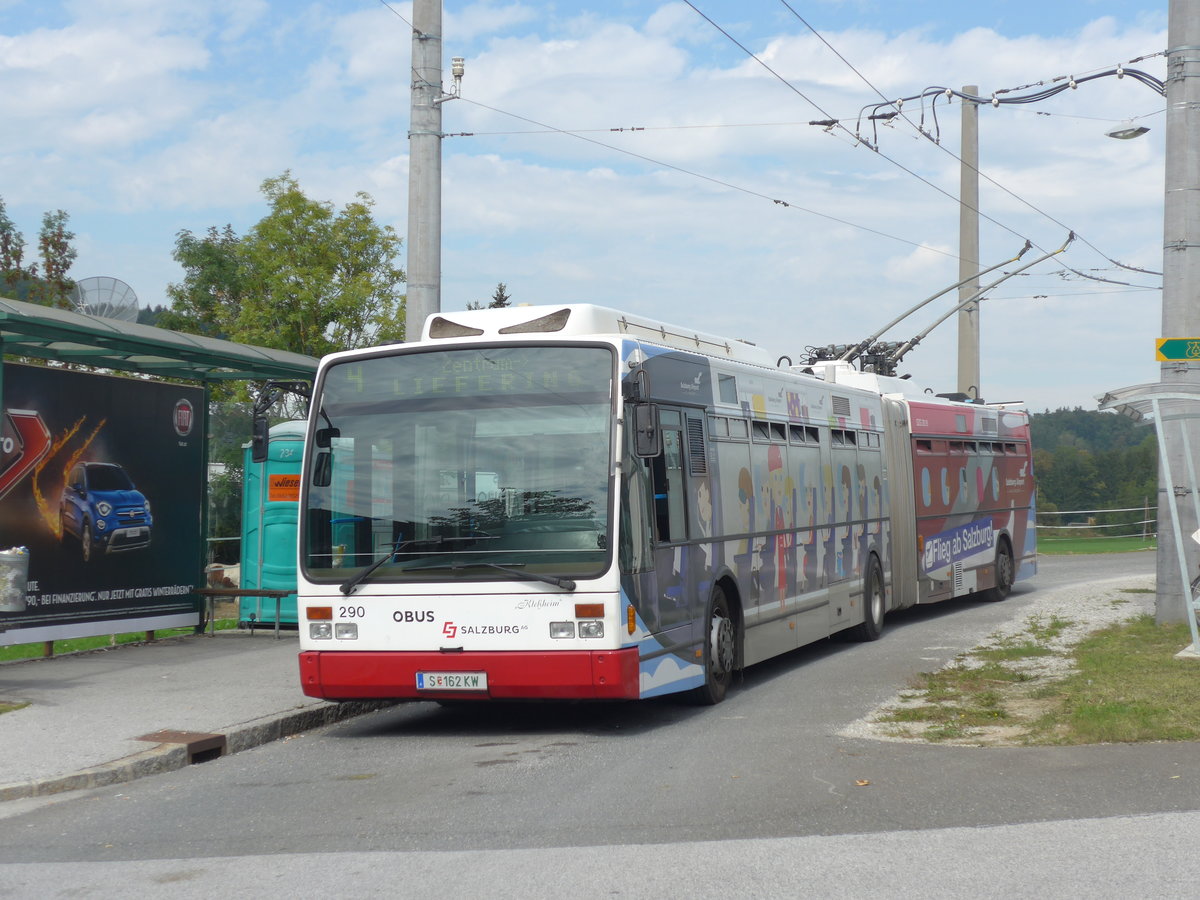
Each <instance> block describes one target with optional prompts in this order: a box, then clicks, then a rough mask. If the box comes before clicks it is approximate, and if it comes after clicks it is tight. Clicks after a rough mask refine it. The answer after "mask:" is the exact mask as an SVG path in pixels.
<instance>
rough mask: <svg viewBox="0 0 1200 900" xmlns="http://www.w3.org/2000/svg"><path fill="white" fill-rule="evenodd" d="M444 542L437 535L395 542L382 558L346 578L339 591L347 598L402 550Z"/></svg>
mask: <svg viewBox="0 0 1200 900" xmlns="http://www.w3.org/2000/svg"><path fill="white" fill-rule="evenodd" d="M444 540H445V538H443V537H441V536H440V535H439V536H438V537H432V538H414V539H410V540H407V541H397V542H396V543H395V545H394V546H393V547H392V549H391V550H389V551H388V552H387V553H385V554H384V555H383V556H381V557H379V559H377V560H375V562H373V563H371V564H370V565H369V566H367V567H366V568H365V569H362V570H360V571H358V572H355V573H354V574H353V575H351V576H350V577H349V578H347V579H346V580H345V581H343V582H342V585H341V588H340V590H341V592H342V593H343V594H345V595H346V596H347V597H349V596H350V594H351V593H352V592H353V591H354V589H355V588H356V587H358V586H359V585H360V584H362V583H363V582H364V581H366V580H367V579H368V578H370V577H371V575H372V574H373V573H374V572H375V570H376V569H378V568H379V567H380V566H382V565H383V564H384V563H386V562H389V561H391V560H393V559H395V558H396V554H397V553H399V552H400V551H401V550H404V549H406V548H408V547H415V546H421V547H436V546H438V545H439V544H441V543H442V542H443V541H444Z"/></svg>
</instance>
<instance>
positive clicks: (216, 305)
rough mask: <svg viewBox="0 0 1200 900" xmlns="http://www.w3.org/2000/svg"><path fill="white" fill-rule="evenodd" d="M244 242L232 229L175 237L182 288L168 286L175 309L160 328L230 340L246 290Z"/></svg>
mask: <svg viewBox="0 0 1200 900" xmlns="http://www.w3.org/2000/svg"><path fill="white" fill-rule="evenodd" d="M240 243H241V241H240V239H239V238H238V236H237V234H236V233H235V232H234V230H233V226H232V225H226V226H225V227H224V228H223V229H221V230H219V231H218V230H217V228H216V227H215V226H214V227H210V228H209V229H208V232H207V233H206V234H205V236H204V237H196V235H194V234H192V232H190V231H188V230H186V229H184V230H183V231H181V232H179V234H177V235H176V236H175V250H174V252H173V253H172V254H171V256H172V257H173V258H174V259H175V261H176V262H177V263H179V264H180V265H181V266H183V271H184V277H183V281H182V282H180V283H179V284H171V285H168V286H167V296H168V297H169V298H170V299H171V306H170V308H168V309H167V310H166V311H165V312H164V313H163V314H162V316H160V318H159V322H158V324H159V327H161V328H170V329H171V330H173V331H186V332H188V333H190V334H203V335H205V336H207V337H214V338H226V337H228V336H229V328H230V326H231V322H232V321H233V320H234V319H236V317H237V310H238V308H239V307H240V306H241V303H242V299H243V295H244V288H243V287H242V272H241V263H240V261H239V259H238V247H239V246H240Z"/></svg>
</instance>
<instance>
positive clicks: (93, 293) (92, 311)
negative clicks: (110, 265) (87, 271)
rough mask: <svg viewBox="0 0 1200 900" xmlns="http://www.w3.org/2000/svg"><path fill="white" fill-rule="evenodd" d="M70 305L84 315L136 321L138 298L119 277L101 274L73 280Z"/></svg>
mask: <svg viewBox="0 0 1200 900" xmlns="http://www.w3.org/2000/svg"><path fill="white" fill-rule="evenodd" d="M71 307H72V309H74V310H75V312H77V313H83V314H84V315H85V316H99V317H101V318H103V319H117V320H119V321H121V322H136V321H137V316H138V299H137V294H135V293H134V292H133V288H131V287H130V286H129V285H127V284H126V283H125V282H123V281H122V280H121V279H120V278H109V277H108V276H106V275H101V276H98V277H93V278H84V279H83V280H81V281H77V282H75V287H74V288H73V289H72V291H71Z"/></svg>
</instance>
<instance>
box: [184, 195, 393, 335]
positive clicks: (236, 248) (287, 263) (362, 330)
mask: <svg viewBox="0 0 1200 900" xmlns="http://www.w3.org/2000/svg"><path fill="white" fill-rule="evenodd" d="M262 193H263V195H264V196H265V197H266V198H267V201H268V203H269V205H270V211H269V212H268V213H267V215H266V216H264V217H263V218H262V219H261V220H260V221H259V222H258V224H256V225H255V226H254V227H252V228H251V229H250V231H249V232H247V233H246V234H245V235H244V236H243V237H240V238H239V237H238V236H237V235H236V234H235V233H234V231H233V228H232V227H231V226H229V225H226V226H225V228H224V229H221V230H218V229H216V228H209V229H208V232H207V234H206V236H204V237H201V238H197V237H196V236H195V235H194V234H192V233H191V232H190V231H181V232H180V233H179V235H178V236H177V238H176V242H175V252H174V257H175V259H176V260H177V261H178V262H179V263H180V264H182V265H183V267H184V271H185V276H184V280H183V281H182V282H181V283H179V284H173V285H171V286H170V288H168V294H169V295H170V297H171V299H172V302H173V311H172V314H171V315H168V316H166V317H164V320H163V323H162V324H163V325H164V327H168V328H175V329H176V330H180V331H191V332H195V333H200V334H208V335H212V336H217V337H223V338H226V339H228V340H233V341H241V342H244V343H248V344H258V345H260V346H264V347H274V348H277V349H280V350H291V351H293V352H295V353H305V354H308V355H310V356H323V355H325V354H326V353H331V352H333V351H335V350H345V349H348V348H352V347H363V346H368V345H370V344H374V343H380V342H383V341H389V340H402V339H403V337H404V295H403V294H402V293H400V291H399V285H400V284H401V283H402V282H403V281H404V271H403V269H401V268H400V267H399V265H397V263H396V258H397V256H398V255H399V253H400V246H401V240H400V238H399V237H397V236H396V233H395V232H394V231H393V230H392V228H391V227H390V226H386V225H383V226H381V225H379V224H378V223H376V222H375V220H374V218H373V217H372V214H371V210H372V208H373V207H374V205H375V204H374V201H373V200H372V199H371V197H370V196H369V195H367V194H365V193H361V192H360V193H359V194H357V195H356V199H355V200H354V201H352V202H351V203H348V204H346V206H345V207H343V208H342V209H341V210H340V211H337V212H335V211H334V208H333V205H332V204H331V203H323V202H318V201H315V200H311V199H309V198H308V197H307V196H305V194H304V192H303V191H302V190H300V186H299V184H298V183H297V182H296V179H295V178H293V177H292V175H291V173H290V172H284V173H283V174H282V175H280V176H279V177H278V178H268V179H267V180H266V181H264V182H263V184H262Z"/></svg>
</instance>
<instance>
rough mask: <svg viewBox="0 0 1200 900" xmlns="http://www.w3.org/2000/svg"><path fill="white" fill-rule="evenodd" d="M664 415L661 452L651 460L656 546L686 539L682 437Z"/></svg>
mask: <svg viewBox="0 0 1200 900" xmlns="http://www.w3.org/2000/svg"><path fill="white" fill-rule="evenodd" d="M668 421H669V420H668V418H667V416H666V415H664V416H663V429H662V439H663V452H662V453H661V454H660V455H659V456H656V457H655V458H654V459H652V460H651V461H650V472H651V477H652V478H653V487H654V530H655V537H657V539H658V541H659V543H669V542H671V541H682V540H684V539H685V538H686V537H687V518H686V515H685V513H686V509H685V507H684V500H683V495H684V492H683V483H684V480H683V434H682V432H681V431H680V430H679V428H678V426H676V427H671V426H669V425H668V424H667V423H668Z"/></svg>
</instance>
